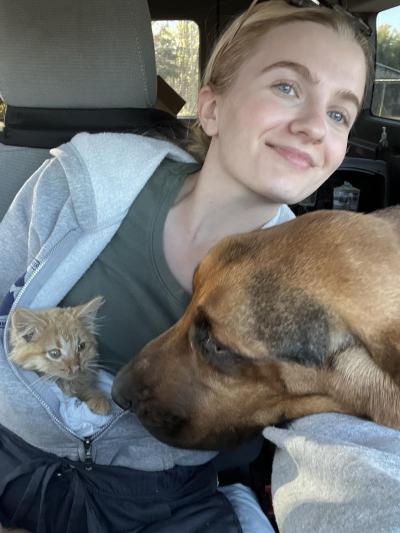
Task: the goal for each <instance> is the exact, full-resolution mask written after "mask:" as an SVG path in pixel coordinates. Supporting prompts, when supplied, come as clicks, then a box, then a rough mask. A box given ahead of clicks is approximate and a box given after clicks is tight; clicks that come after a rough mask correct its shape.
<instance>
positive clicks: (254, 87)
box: [209, 22, 366, 203]
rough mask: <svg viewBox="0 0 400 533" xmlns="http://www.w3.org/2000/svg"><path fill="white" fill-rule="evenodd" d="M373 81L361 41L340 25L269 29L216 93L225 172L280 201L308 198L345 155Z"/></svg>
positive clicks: (216, 127) (216, 137)
mask: <svg viewBox="0 0 400 533" xmlns="http://www.w3.org/2000/svg"><path fill="white" fill-rule="evenodd" d="M365 79H366V67H365V58H364V54H363V51H362V50H361V47H360V46H359V45H358V44H357V43H356V42H355V41H353V40H349V39H346V38H344V37H343V36H341V35H339V34H337V33H336V32H335V31H334V30H332V29H330V28H327V27H325V26H322V25H321V24H317V23H314V22H292V23H288V24H285V25H282V26H280V27H277V28H275V29H273V30H271V31H269V32H268V33H267V34H266V35H265V37H263V38H261V39H260V40H259V41H258V43H257V45H256V47H255V49H254V51H253V52H252V53H251V54H250V55H249V58H248V60H247V61H245V63H244V64H243V65H242V66H241V67H240V69H239V71H238V74H237V77H236V79H235V81H234V83H233V84H232V86H231V87H230V88H229V90H228V91H226V92H225V93H223V94H221V95H214V107H213V117H214V121H213V122H212V123H211V126H212V128H213V130H212V133H211V134H212V141H211V151H210V155H211V154H213V155H212V157H213V158H214V163H215V164H216V165H217V167H218V171H219V172H222V173H223V175H224V176H225V177H227V178H230V179H232V178H233V179H234V180H235V181H236V183H237V185H239V184H240V186H241V187H243V186H244V187H245V188H247V189H250V190H251V191H252V192H256V193H257V194H260V195H262V196H263V197H265V198H267V199H268V200H269V201H271V202H274V203H295V202H298V201H300V200H301V199H303V198H305V197H307V196H308V195H309V194H311V193H312V192H313V191H314V190H315V189H317V188H318V187H319V185H321V183H323V182H324V181H325V180H326V179H327V178H328V177H329V176H330V175H331V174H332V173H333V172H334V171H335V170H336V168H337V167H338V166H339V165H340V164H341V162H342V160H343V158H344V156H345V153H346V148H347V138H348V135H349V131H350V128H351V126H352V125H353V123H354V120H355V118H356V115H357V112H358V109H359V106H360V105H361V100H362V96H363V92H364V84H365ZM209 125H210V123H209Z"/></svg>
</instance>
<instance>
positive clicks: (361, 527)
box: [264, 413, 400, 533]
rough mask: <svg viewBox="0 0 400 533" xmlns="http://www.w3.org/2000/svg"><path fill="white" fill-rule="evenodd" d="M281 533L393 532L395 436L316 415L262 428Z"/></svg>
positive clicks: (398, 445) (398, 467) (398, 466)
mask: <svg viewBox="0 0 400 533" xmlns="http://www.w3.org/2000/svg"><path fill="white" fill-rule="evenodd" d="M264 436H265V437H266V438H267V439H268V440H271V441H272V442H274V443H275V444H276V445H277V451H276V454H275V458H274V464H273V472H272V491H273V503H274V512H275V515H276V519H277V522H278V526H279V531H280V533H299V532H302V531H307V532H310V531H313V532H316V533H319V532H322V533H324V532H326V533H346V532H349V533H350V532H351V533H354V532H355V531H376V532H377V531H382V532H385V533H391V532H395V531H396V532H398V531H400V526H399V524H400V522H399V513H400V432H399V431H396V430H393V429H389V428H386V427H383V426H379V425H377V424H374V423H372V422H369V421H366V420H362V419H359V418H356V417H352V416H346V415H339V414H331V413H327V414H320V415H313V416H309V417H305V418H302V419H299V420H296V421H294V422H293V423H291V424H290V425H288V426H287V428H282V429H281V428H274V427H270V428H266V429H265V430H264Z"/></svg>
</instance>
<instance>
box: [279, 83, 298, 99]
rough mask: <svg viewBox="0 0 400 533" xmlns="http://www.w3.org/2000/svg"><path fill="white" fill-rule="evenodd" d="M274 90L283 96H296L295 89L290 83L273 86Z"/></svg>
mask: <svg viewBox="0 0 400 533" xmlns="http://www.w3.org/2000/svg"><path fill="white" fill-rule="evenodd" d="M274 88H275V89H277V90H278V91H279V92H280V93H282V94H284V95H285V96H296V91H295V88H294V86H293V85H292V84H290V83H278V84H276V85H274Z"/></svg>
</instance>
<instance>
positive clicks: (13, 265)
mask: <svg viewBox="0 0 400 533" xmlns="http://www.w3.org/2000/svg"><path fill="white" fill-rule="evenodd" d="M68 195H69V191H68V184H67V182H66V179H65V175H64V171H63V168H62V166H61V165H60V163H59V162H58V161H57V160H56V159H49V160H47V161H45V162H44V163H43V164H42V165H41V167H40V168H39V169H38V170H37V171H36V172H35V173H34V174H32V176H31V177H30V178H29V179H28V180H27V181H26V182H25V184H24V185H23V186H22V188H21V189H20V190H19V192H18V193H17V195H16V196H15V198H14V200H13V202H12V204H11V205H10V208H9V209H8V211H7V213H6V214H5V215H4V218H3V220H2V221H1V222H0V250H1V255H0V302H1V301H3V299H4V297H5V295H6V294H7V293H8V291H9V290H10V287H11V286H12V285H13V283H14V282H15V281H16V279H17V278H19V277H20V276H21V275H22V274H24V273H25V271H26V269H27V267H28V265H29V264H30V263H31V261H32V260H33V258H34V257H35V256H36V254H37V253H38V252H39V250H40V249H41V247H42V246H43V244H44V243H45V242H46V240H47V239H48V237H49V235H50V234H51V232H52V230H53V228H54V226H55V224H56V222H57V219H58V217H59V213H60V211H61V210H62V207H63V205H64V204H65V202H66V200H67V198H68Z"/></svg>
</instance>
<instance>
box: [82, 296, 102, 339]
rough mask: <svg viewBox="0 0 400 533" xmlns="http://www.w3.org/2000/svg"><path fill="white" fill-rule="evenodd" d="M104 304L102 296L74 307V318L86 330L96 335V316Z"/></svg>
mask: <svg viewBox="0 0 400 533" xmlns="http://www.w3.org/2000/svg"><path fill="white" fill-rule="evenodd" d="M103 304H104V298H103V297H102V296H96V298H93V300H90V301H89V302H87V303H85V304H82V305H78V306H76V307H75V312H76V316H77V317H78V318H79V319H80V320H81V321H82V322H83V323H84V324H85V326H86V327H87V328H88V330H89V331H90V332H91V333H93V334H94V335H95V334H96V315H97V311H98V310H99V308H100V307H101V306H102V305H103Z"/></svg>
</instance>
